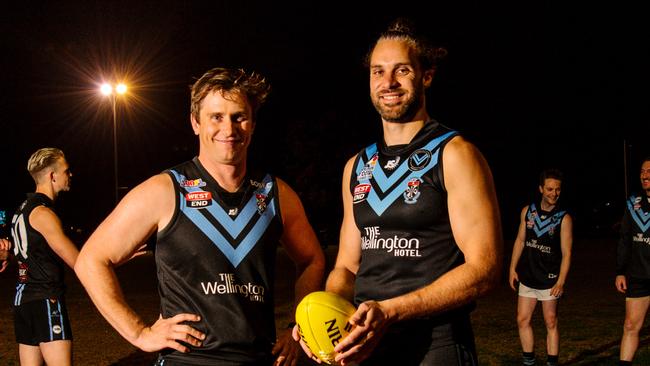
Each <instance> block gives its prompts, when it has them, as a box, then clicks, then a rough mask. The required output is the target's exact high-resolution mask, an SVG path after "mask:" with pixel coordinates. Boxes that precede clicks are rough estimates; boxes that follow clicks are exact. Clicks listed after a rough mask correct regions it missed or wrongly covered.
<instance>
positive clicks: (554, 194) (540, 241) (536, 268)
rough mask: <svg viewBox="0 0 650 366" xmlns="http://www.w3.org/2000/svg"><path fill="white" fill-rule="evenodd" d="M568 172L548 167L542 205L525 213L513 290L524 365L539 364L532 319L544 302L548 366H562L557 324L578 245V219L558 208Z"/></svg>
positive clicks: (516, 250) (541, 181) (517, 245)
mask: <svg viewBox="0 0 650 366" xmlns="http://www.w3.org/2000/svg"><path fill="white" fill-rule="evenodd" d="M562 180H563V174H562V172H560V171H559V170H557V169H546V170H544V171H543V172H542V174H541V175H540V177H539V192H540V193H541V194H542V198H541V201H540V202H539V206H538V205H536V204H535V203H531V204H530V205H527V206H525V207H524V208H523V209H522V210H521V214H520V221H519V230H518V231H517V238H516V239H515V243H514V245H513V247H512V257H511V260H510V275H509V281H508V282H509V283H510V287H511V288H512V289H513V290H515V291H517V292H518V294H519V296H518V300H517V326H518V329H519V339H520V341H521V347H522V350H523V359H522V363H523V364H524V365H535V352H534V347H535V339H534V336H533V328H532V326H531V319H532V317H533V312H534V311H535V307H536V306H537V301H541V302H542V313H543V314H544V323H545V324H546V354H547V361H546V364H547V365H548V366H556V365H557V364H558V354H559V352H560V333H559V330H558V326H557V303H558V299H559V298H560V296H562V294H563V292H564V283H565V282H566V278H567V274H568V273H569V266H570V264H571V247H572V246H573V219H572V218H571V215H569V214H568V213H567V211H566V210H563V209H561V208H560V206H559V205H558V200H559V199H560V193H561V191H562Z"/></svg>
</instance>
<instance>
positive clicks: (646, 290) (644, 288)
mask: <svg viewBox="0 0 650 366" xmlns="http://www.w3.org/2000/svg"><path fill="white" fill-rule="evenodd" d="M646 296H650V280H649V279H643V278H634V277H630V278H627V290H626V291H625V297H631V298H637V297H646Z"/></svg>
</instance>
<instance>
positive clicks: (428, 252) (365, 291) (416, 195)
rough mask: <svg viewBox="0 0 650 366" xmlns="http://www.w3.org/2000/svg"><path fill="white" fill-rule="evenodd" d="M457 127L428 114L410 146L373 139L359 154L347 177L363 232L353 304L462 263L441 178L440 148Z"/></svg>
mask: <svg viewBox="0 0 650 366" xmlns="http://www.w3.org/2000/svg"><path fill="white" fill-rule="evenodd" d="M456 134H457V133H456V132H455V131H452V130H450V129H448V128H447V127H445V126H443V125H441V124H439V123H437V122H435V121H430V122H428V123H427V124H425V126H424V127H423V128H422V129H421V130H420V131H419V132H418V133H417V134H416V136H415V137H414V138H413V140H412V141H411V142H410V143H409V144H408V145H400V146H392V147H388V146H385V144H384V143H381V144H379V145H377V144H373V145H371V146H369V147H367V148H366V149H364V150H363V151H361V152H360V153H359V154H358V155H357V158H356V159H355V161H354V169H353V172H352V177H351V179H350V191H351V193H352V196H353V210H354V219H355V222H356V225H357V227H358V228H359V231H360V232H361V262H360V265H359V270H358V271H357V275H356V282H355V299H354V300H355V303H356V304H357V305H358V304H360V303H361V302H363V301H366V300H378V301H379V300H384V299H387V298H392V297H395V296H399V295H402V294H405V293H408V292H410V291H413V290H416V289H418V288H422V287H424V286H426V285H428V284H430V283H431V282H433V281H434V280H436V279H437V278H438V277H440V276H442V275H443V274H444V273H446V272H448V271H450V270H451V269H453V268H454V267H457V266H459V265H460V264H462V263H464V257H463V254H462V252H461V251H460V249H459V248H458V245H457V244H456V242H455V240H454V237H453V235H452V232H451V225H450V223H449V214H448V210H447V192H446V191H445V187H444V184H443V182H444V181H443V177H442V151H443V149H444V146H445V145H446V143H447V142H448V141H449V140H450V139H451V138H452V137H453V136H455V135H456Z"/></svg>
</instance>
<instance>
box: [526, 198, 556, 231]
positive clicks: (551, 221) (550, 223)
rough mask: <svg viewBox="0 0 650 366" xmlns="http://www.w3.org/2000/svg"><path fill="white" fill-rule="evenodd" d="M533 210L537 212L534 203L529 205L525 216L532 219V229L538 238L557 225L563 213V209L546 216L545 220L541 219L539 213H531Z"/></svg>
mask: <svg viewBox="0 0 650 366" xmlns="http://www.w3.org/2000/svg"><path fill="white" fill-rule="evenodd" d="M533 212H535V213H537V208H536V207H535V204H534V203H532V204H531V205H530V208H529V210H528V213H526V217H527V218H528V220H532V221H533V231H535V235H537V237H538V238H539V237H540V236H542V235H544V234H546V233H547V232H549V230H551V229H553V228H555V227H556V226H557V225H559V224H560V222H561V220H559V218H561V217H562V216H564V213H565V211H559V212H556V213H555V214H553V215H551V216H549V217H547V218H546V219H545V220H542V219H541V218H540V215H539V214H537V215H533Z"/></svg>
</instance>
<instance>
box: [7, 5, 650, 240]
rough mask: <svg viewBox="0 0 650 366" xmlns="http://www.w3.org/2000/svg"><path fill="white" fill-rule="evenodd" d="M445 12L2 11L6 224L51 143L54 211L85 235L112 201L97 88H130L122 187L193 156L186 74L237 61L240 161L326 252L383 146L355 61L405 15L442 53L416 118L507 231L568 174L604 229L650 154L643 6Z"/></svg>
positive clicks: (109, 147) (592, 227) (122, 137)
mask: <svg viewBox="0 0 650 366" xmlns="http://www.w3.org/2000/svg"><path fill="white" fill-rule="evenodd" d="M425 3H426V4H427V5H426V7H425V5H424V4H425ZM446 3H447V2H444V3H443V2H435V1H434V2H392V3H384V4H382V3H378V2H372V3H365V2H352V1H348V2H331V1H328V2H322V3H319V2H314V3H310V2H301V3H296V4H292V5H287V4H279V3H278V2H274V1H268V2H259V3H257V2H245V1H238V2H236V3H235V2H225V1H224V2H220V1H209V2H208V1H205V2H203V1H176V2H160V1H156V2H146V1H129V2H126V1H107V2H92V1H84V2H81V1H75V2H69V1H57V2H36V1H31V2H25V3H23V4H22V5H13V6H8V5H4V10H3V11H2V12H1V13H0V19H1V21H0V42H1V43H0V44H1V45H2V51H1V53H0V55H1V56H0V83H1V84H0V85H1V87H2V89H1V90H2V91H1V92H0V93H1V98H0V154H1V156H2V175H1V177H2V179H1V180H0V182H1V183H0V184H1V186H0V209H5V210H8V211H9V213H11V211H13V210H14V209H15V207H16V206H17V205H18V204H19V203H20V202H21V201H22V200H23V199H24V194H25V192H29V191H33V187H34V186H33V182H32V181H31V178H30V177H29V175H28V173H27V171H26V169H25V167H26V162H27V159H28V157H29V156H30V154H31V153H32V152H34V151H35V150H36V149H38V148H41V147H45V146H54V147H59V148H61V149H63V150H64V152H65V153H66V156H67V158H68V161H69V163H70V165H71V167H72V171H73V174H74V176H73V189H72V191H70V192H69V193H68V194H65V195H62V196H61V200H60V201H61V202H60V205H59V206H60V212H61V214H62V216H63V218H64V222H66V223H67V224H68V225H69V226H71V227H74V228H77V229H79V230H80V232H79V233H80V235H81V236H85V235H86V234H87V233H89V232H91V231H92V230H93V229H94V228H95V227H96V226H97V225H98V224H99V222H101V220H102V219H103V218H104V217H105V216H106V215H107V214H108V212H109V211H110V210H111V209H112V207H113V206H114V194H113V192H114V185H113V135H112V133H113V132H112V128H113V125H112V114H111V105H110V102H109V100H108V99H106V98H103V97H102V96H101V95H99V94H98V92H97V88H98V86H99V84H100V83H101V82H102V80H107V81H113V80H114V81H119V80H120V79H122V78H123V79H125V80H127V82H128V84H129V87H130V89H129V93H128V94H127V95H126V97H124V98H120V99H119V100H118V103H117V106H118V110H117V112H118V151H119V160H118V162H119V181H120V186H122V187H124V188H123V189H122V190H121V193H122V194H124V193H125V192H126V191H127V190H128V189H130V188H132V187H134V186H135V185H137V184H138V183H140V182H141V181H143V180H144V179H146V178H148V177H149V176H151V175H153V174H156V173H158V172H160V171H162V170H164V169H165V168H168V167H171V166H173V165H176V164H177V163H180V162H182V161H184V160H187V159H189V158H191V157H193V156H194V155H195V154H196V153H197V152H198V142H197V139H196V137H195V136H194V135H193V134H192V131H191V128H190V125H189V86H190V85H191V84H192V83H193V81H194V80H195V79H196V78H198V77H200V76H201V75H202V74H203V72H205V71H207V70H208V69H210V68H212V67H215V66H229V67H244V68H246V69H250V70H257V71H259V72H261V73H263V74H264V75H266V76H267V77H268V79H269V80H270V81H271V84H272V86H273V92H272V94H271V97H270V99H269V101H268V103H267V105H265V106H264V107H263V108H262V110H261V112H260V115H259V118H258V125H257V127H256V133H255V137H254V140H253V145H252V147H251V149H252V150H251V160H252V161H253V162H256V163H260V164H266V165H267V166H269V168H270V169H271V170H272V171H273V172H275V173H276V174H277V175H279V176H280V177H282V178H283V179H284V180H286V181H287V182H289V184H290V185H292V186H293V187H294V189H295V190H296V191H298V192H299V194H300V195H301V197H302V199H303V203H304V204H305V206H306V209H307V211H308V214H309V217H310V220H311V222H312V224H313V226H314V227H315V228H316V230H317V231H318V232H319V234H320V236H321V239H322V240H323V244H335V243H336V237H337V235H338V233H337V232H338V225H339V224H340V218H341V203H340V200H341V199H340V196H341V193H340V191H341V189H340V186H341V184H340V181H341V173H342V168H343V165H344V163H345V161H346V160H347V159H348V158H349V157H351V156H352V155H353V154H354V153H356V152H357V151H359V150H360V149H361V148H362V147H364V146H366V145H368V144H369V143H371V142H373V141H375V140H376V139H377V138H379V137H380V136H381V129H380V119H379V117H378V115H377V114H376V112H375V111H374V109H373V108H372V106H371V103H370V99H369V97H368V78H367V72H366V70H365V69H364V68H363V67H362V64H361V61H362V59H363V56H364V55H365V53H366V51H367V49H368V46H369V44H370V42H371V41H372V40H373V39H374V38H375V35H376V34H377V32H379V31H381V30H383V29H384V28H385V26H386V25H387V24H388V23H389V22H390V21H391V20H393V19H394V18H396V17H397V16H410V17H412V18H413V19H414V20H415V21H416V22H417V24H418V25H419V28H420V30H422V31H424V32H425V33H427V34H428V35H429V36H430V38H432V40H434V41H435V42H436V43H437V44H439V45H441V46H444V47H446V48H447V49H448V51H449V57H448V58H447V60H446V61H445V62H444V63H443V64H442V65H441V66H440V68H439V71H438V74H437V76H436V78H435V81H434V83H433V87H432V88H431V90H430V91H429V92H428V94H429V95H428V97H429V99H428V108H429V110H430V113H431V115H432V116H434V117H435V118H436V119H438V120H439V121H441V122H443V123H444V124H446V125H448V126H450V127H452V128H454V129H457V130H459V131H460V132H461V133H462V134H463V135H465V136H466V137H467V138H468V139H469V140H470V141H472V142H474V143H475V144H476V145H477V146H478V147H479V149H480V150H481V151H482V152H483V154H484V155H485V156H486V158H487V160H488V162H489V164H490V166H491V168H492V171H493V174H494V179H495V182H496V187H497V193H498V196H499V203H500V206H501V211H502V216H503V229H504V236H505V237H506V238H512V237H514V235H515V233H516V226H517V223H518V215H519V211H520V209H521V207H522V206H523V205H525V204H527V203H529V201H530V200H531V199H534V198H535V199H536V198H537V197H538V196H537V194H536V192H537V191H536V190H537V177H538V174H539V172H540V170H542V169H543V168H546V167H558V168H560V169H562V170H563V171H564V172H565V174H566V181H565V185H564V192H563V198H562V201H563V202H564V205H565V206H566V207H568V208H569V209H570V210H571V211H572V212H573V213H574V217H575V223H576V230H577V232H578V233H579V234H580V235H610V234H612V233H613V230H615V227H613V226H615V223H616V219H617V218H618V216H619V215H620V213H622V203H623V200H624V198H625V194H626V192H627V191H630V192H631V191H632V190H635V189H637V188H638V186H639V183H638V180H639V177H638V168H639V160H640V159H641V158H642V157H643V156H645V155H650V148H649V146H648V136H649V132H650V123H648V120H649V118H648V117H649V114H650V113H649V112H650V111H649V108H648V106H649V104H648V100H649V99H648V97H649V93H648V81H649V78H648V71H647V70H648V67H649V66H648V65H650V42H649V41H648V38H649V37H648V36H650V32H649V26H648V24H649V22H648V21H647V19H646V17H644V14H646V13H644V12H643V11H641V9H640V8H635V7H632V6H628V5H624V4H619V3H616V4H615V3H614V2H611V3H605V4H601V5H594V4H592V3H585V4H586V5H578V4H572V5H566V4H564V3H563V2H556V3H555V2H543V4H541V3H542V2H538V3H537V2H536V4H528V2H520V3H516V2H506V3H503V2H500V3H499V4H497V5H495V4H480V3H479V2H454V5H443V4H446ZM350 7H355V8H357V10H352V9H350ZM626 177H627V185H626ZM79 244H81V243H79Z"/></svg>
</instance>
